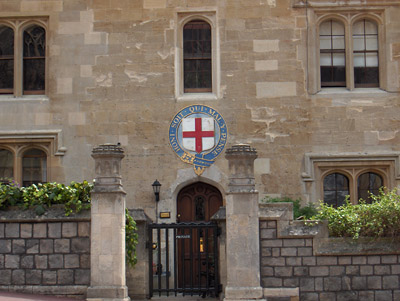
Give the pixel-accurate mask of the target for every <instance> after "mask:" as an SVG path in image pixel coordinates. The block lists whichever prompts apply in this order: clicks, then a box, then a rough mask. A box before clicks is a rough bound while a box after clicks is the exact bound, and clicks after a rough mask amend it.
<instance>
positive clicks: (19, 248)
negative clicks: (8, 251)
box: [12, 239, 25, 254]
mask: <svg viewBox="0 0 400 301" xmlns="http://www.w3.org/2000/svg"><path fill="white" fill-rule="evenodd" d="M12 252H13V254H22V253H25V240H24V239H13V241H12Z"/></svg>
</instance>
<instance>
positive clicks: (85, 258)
mask: <svg viewBox="0 0 400 301" xmlns="http://www.w3.org/2000/svg"><path fill="white" fill-rule="evenodd" d="M79 263H80V267H81V268H82V269H89V268H90V255H88V254H81V255H80V259H79Z"/></svg>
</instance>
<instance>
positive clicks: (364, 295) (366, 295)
mask: <svg viewBox="0 0 400 301" xmlns="http://www.w3.org/2000/svg"><path fill="white" fill-rule="evenodd" d="M358 297H359V300H365V301H374V300H375V294H374V291H359V292H358Z"/></svg>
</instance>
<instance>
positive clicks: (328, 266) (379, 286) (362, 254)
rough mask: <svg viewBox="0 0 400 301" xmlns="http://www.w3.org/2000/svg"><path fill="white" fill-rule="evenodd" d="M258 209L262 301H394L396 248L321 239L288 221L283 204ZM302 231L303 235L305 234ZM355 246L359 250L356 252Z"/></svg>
mask: <svg viewBox="0 0 400 301" xmlns="http://www.w3.org/2000/svg"><path fill="white" fill-rule="evenodd" d="M269 205H270V204H267V205H261V207H262V208H261V214H260V239H261V243H260V245H261V280H262V286H263V288H264V295H265V297H268V300H281V301H283V300H304V301H306V300H335V301H336V300H346V301H350V300H377V301H378V300H382V301H383V300H384V301H388V300H400V283H399V275H400V255H398V254H399V253H400V249H399V248H398V244H397V243H398V242H395V241H392V242H389V243H386V244H385V243H382V244H381V247H380V250H379V248H377V247H376V245H379V243H376V241H375V244H372V245H373V247H372V248H370V247H369V244H368V243H366V244H364V243H358V244H357V245H356V244H355V243H354V241H351V239H350V241H346V240H340V239H339V240H335V239H329V238H326V236H327V234H326V231H325V230H324V229H323V227H324V226H317V227H314V228H308V227H304V226H303V227H302V226H301V224H302V223H299V222H297V221H291V219H292V218H291V217H290V216H293V215H292V211H291V206H289V205H288V204H283V205H284V206H282V204H273V205H271V206H270V207H269V208H268V206H269ZM307 228H308V229H307ZM360 245H361V246H360Z"/></svg>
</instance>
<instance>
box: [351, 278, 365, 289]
mask: <svg viewBox="0 0 400 301" xmlns="http://www.w3.org/2000/svg"><path fill="white" fill-rule="evenodd" d="M351 287H352V289H353V290H364V289H365V288H366V287H367V277H365V276H355V277H353V278H352V279H351Z"/></svg>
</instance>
